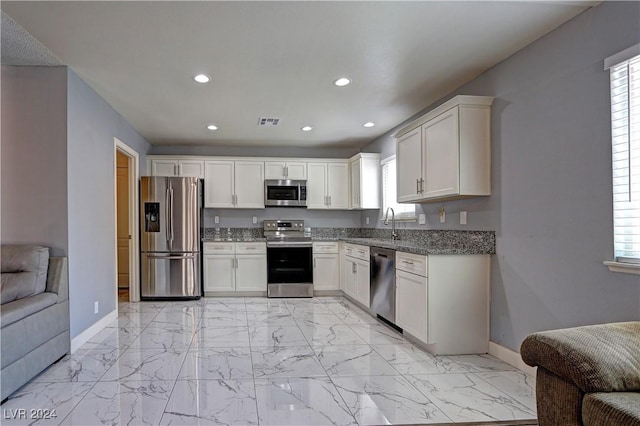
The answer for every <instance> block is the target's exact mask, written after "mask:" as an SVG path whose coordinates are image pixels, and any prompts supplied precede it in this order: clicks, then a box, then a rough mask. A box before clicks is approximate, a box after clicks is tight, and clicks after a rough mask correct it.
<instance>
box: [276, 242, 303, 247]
mask: <svg viewBox="0 0 640 426" xmlns="http://www.w3.org/2000/svg"><path fill="white" fill-rule="evenodd" d="M267 247H312V243H310V242H308V241H267Z"/></svg>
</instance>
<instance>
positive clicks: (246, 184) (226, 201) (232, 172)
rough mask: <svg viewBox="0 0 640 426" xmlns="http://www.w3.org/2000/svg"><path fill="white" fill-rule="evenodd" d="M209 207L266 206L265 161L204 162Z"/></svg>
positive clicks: (257, 207)
mask: <svg viewBox="0 0 640 426" xmlns="http://www.w3.org/2000/svg"><path fill="white" fill-rule="evenodd" d="M204 206H205V207H206V208H245V209H252V208H253V209H263V208H264V163H263V162H261V161H230V160H216V161H206V162H205V184H204Z"/></svg>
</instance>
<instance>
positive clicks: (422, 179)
mask: <svg viewBox="0 0 640 426" xmlns="http://www.w3.org/2000/svg"><path fill="white" fill-rule="evenodd" d="M492 103H493V98H492V97H489V96H462V95H461V96H456V97H454V98H453V99H451V100H449V101H447V102H445V103H444V104H442V105H441V106H439V107H438V108H436V109H434V110H432V111H430V112H428V113H427V114H425V115H424V116H422V117H421V118H419V119H418V120H416V121H414V122H413V123H411V124H410V125H408V126H406V127H405V128H403V129H402V130H400V131H399V132H398V133H397V135H398V136H397V140H396V161H397V167H396V170H397V191H398V192H397V194H398V202H412V203H415V202H429V201H442V200H453V199H459V198H468V197H475V196H482V195H490V194H491V137H490V122H491V104H492Z"/></svg>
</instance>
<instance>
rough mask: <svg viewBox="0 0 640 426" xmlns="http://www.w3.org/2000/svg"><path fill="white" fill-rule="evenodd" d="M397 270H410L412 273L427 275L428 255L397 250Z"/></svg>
mask: <svg viewBox="0 0 640 426" xmlns="http://www.w3.org/2000/svg"><path fill="white" fill-rule="evenodd" d="M396 270H399V271H405V272H410V273H412V274H416V275H420V276H422V277H426V276H428V275H427V256H422V255H419V254H413V253H405V252H401V251H397V252H396Z"/></svg>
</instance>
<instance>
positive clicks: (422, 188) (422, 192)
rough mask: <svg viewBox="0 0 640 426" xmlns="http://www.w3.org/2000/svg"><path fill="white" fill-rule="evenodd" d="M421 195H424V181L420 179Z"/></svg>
mask: <svg viewBox="0 0 640 426" xmlns="http://www.w3.org/2000/svg"><path fill="white" fill-rule="evenodd" d="M420 193H421V194H424V179H422V178H420Z"/></svg>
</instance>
